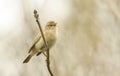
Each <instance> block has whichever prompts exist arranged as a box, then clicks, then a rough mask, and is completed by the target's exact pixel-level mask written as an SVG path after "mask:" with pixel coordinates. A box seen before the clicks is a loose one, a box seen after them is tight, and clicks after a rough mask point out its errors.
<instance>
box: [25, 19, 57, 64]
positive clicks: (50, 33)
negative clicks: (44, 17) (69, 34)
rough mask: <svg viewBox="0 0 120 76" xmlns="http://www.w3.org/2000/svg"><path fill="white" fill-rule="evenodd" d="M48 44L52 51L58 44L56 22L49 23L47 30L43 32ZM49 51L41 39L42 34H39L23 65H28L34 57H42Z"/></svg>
mask: <svg viewBox="0 0 120 76" xmlns="http://www.w3.org/2000/svg"><path fill="white" fill-rule="evenodd" d="M43 34H44V37H45V40H46V43H47V46H48V48H49V49H50V48H51V47H52V46H53V45H54V44H55V42H56V39H57V23H55V22H54V21H49V22H47V24H46V26H45V29H44V31H43ZM46 50H47V48H46V46H45V43H44V41H43V38H42V37H41V34H40V33H39V34H38V35H37V36H36V37H35V39H34V41H33V45H32V46H31V48H30V50H29V52H28V54H29V55H28V56H27V58H26V59H25V60H24V61H23V63H28V62H29V60H30V59H31V58H32V56H34V55H36V56H38V55H40V54H41V53H43V52H45V51H46Z"/></svg>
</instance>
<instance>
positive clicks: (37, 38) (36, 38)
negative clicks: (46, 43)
mask: <svg viewBox="0 0 120 76" xmlns="http://www.w3.org/2000/svg"><path fill="white" fill-rule="evenodd" d="M40 39H41V35H40V33H38V35H37V36H36V37H35V39H34V40H33V44H32V46H31V48H30V49H29V51H28V53H30V52H31V51H32V49H33V48H34V47H35V44H36V43H37V42H38V41H39V40H40Z"/></svg>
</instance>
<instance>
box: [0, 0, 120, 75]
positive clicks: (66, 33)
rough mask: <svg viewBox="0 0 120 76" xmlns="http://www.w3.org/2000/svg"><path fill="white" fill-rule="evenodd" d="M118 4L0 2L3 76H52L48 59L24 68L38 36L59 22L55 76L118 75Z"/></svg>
mask: <svg viewBox="0 0 120 76" xmlns="http://www.w3.org/2000/svg"><path fill="white" fill-rule="evenodd" d="M119 8H120V1H119V0H0V76H49V73H48V70H47V67H46V61H45V60H46V57H44V55H42V54H41V55H40V56H39V57H33V58H32V59H31V61H30V62H29V63H28V64H22V61H23V60H24V59H25V57H26V56H27V52H28V49H29V48H30V46H31V45H32V40H33V39H34V37H35V36H36V35H37V34H38V33H39V29H38V26H37V24H36V22H35V19H34V16H33V10H34V9H36V10H38V12H39V15H40V22H41V25H42V27H43V28H44V26H45V24H46V22H47V21H49V20H54V21H56V22H57V23H58V28H59V29H58V40H57V43H56V45H55V46H54V47H53V48H52V49H51V51H50V60H51V69H52V71H53V73H54V76H120V9H119Z"/></svg>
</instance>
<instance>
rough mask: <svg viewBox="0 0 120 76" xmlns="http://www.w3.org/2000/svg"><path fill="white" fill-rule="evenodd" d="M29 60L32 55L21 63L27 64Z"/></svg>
mask: <svg viewBox="0 0 120 76" xmlns="http://www.w3.org/2000/svg"><path fill="white" fill-rule="evenodd" d="M31 58H32V55H28V56H27V58H26V59H25V60H24V61H23V63H28V62H29V60H30V59H31Z"/></svg>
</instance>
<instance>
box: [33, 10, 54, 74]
mask: <svg viewBox="0 0 120 76" xmlns="http://www.w3.org/2000/svg"><path fill="white" fill-rule="evenodd" d="M34 17H35V19H36V22H37V24H38V27H39V29H40V32H41V36H42V38H43V41H44V43H45V46H46V48H47V51H46V52H47V56H46V57H47V59H46V63H47V68H48V71H49V73H50V75H51V76H53V73H52V71H51V69H50V59H49V48H48V46H47V42H46V40H45V37H44V34H43V31H42V28H41V24H40V22H39V14H38V13H37V10H34Z"/></svg>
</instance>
